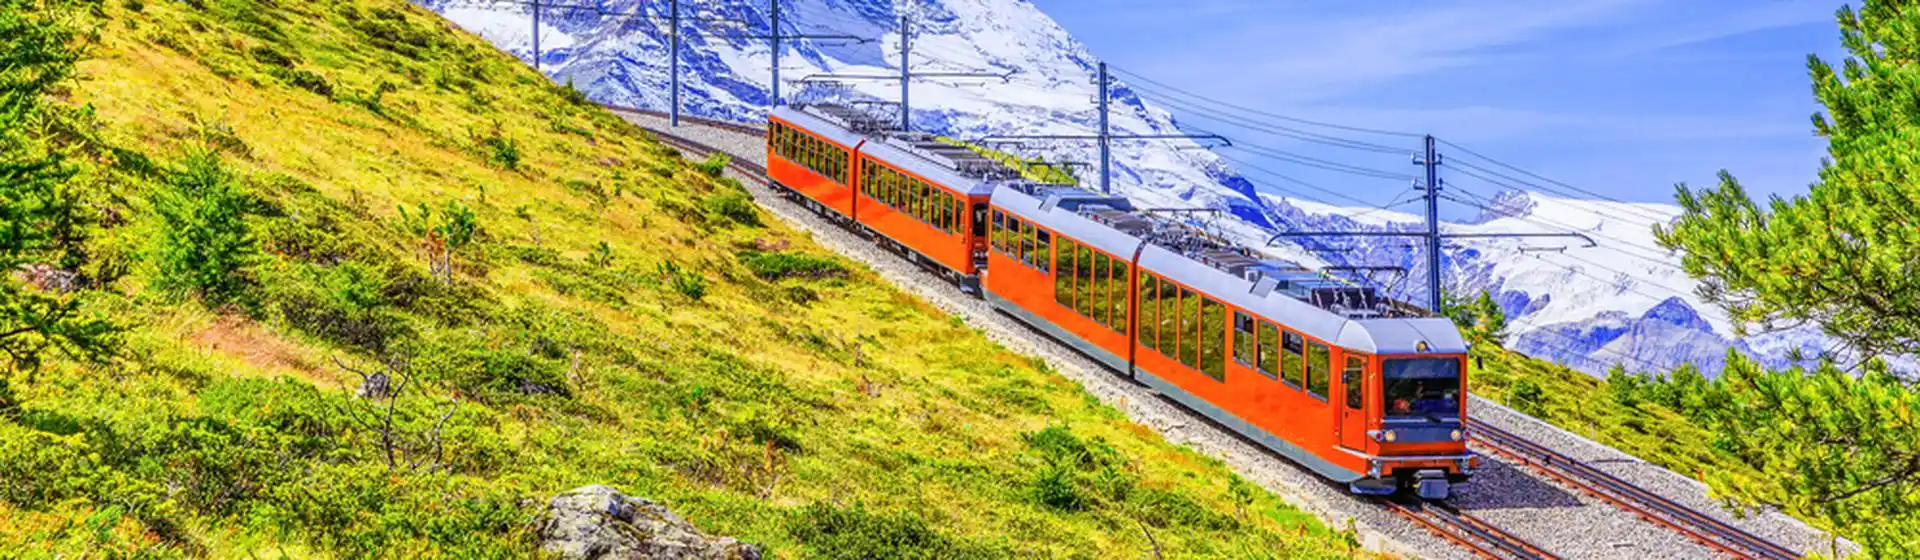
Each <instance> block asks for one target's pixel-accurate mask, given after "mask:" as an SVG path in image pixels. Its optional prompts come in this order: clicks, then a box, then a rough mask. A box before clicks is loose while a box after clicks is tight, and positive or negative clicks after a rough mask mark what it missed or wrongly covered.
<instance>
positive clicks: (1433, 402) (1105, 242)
mask: <svg viewBox="0 0 1920 560" xmlns="http://www.w3.org/2000/svg"><path fill="white" fill-rule="evenodd" d="M991 208H992V211H993V213H994V217H993V218H992V225H993V231H991V232H989V234H988V237H989V239H990V242H989V243H990V245H992V247H993V248H994V249H993V250H992V251H991V252H990V256H989V259H988V272H987V281H986V286H985V292H986V294H987V297H988V299H989V300H990V301H992V302H993V303H994V305H995V306H996V307H998V308H1000V309H1002V310H1004V311H1006V312H1008V313H1009V314H1010V315H1013V316H1015V317H1017V318H1019V319H1021V320H1022V321H1024V322H1026V323H1028V324H1031V325H1033V326H1034V327H1036V328H1038V329H1039V330H1041V331H1044V332H1046V333H1048V334H1049V335H1052V336H1053V337H1054V338H1057V339H1060V340H1062V341H1065V342H1067V343H1068V344H1070V345H1073V346H1075V347H1077V348H1078V349H1080V350H1081V351H1082V352H1083V353H1086V354H1087V355H1089V356H1092V357H1094V358H1095V359H1096V360H1099V361H1101V362H1103V363H1105V364H1107V365H1109V366H1111V367H1114V369H1116V370H1118V371H1122V372H1127V373H1128V374H1129V375H1131V376H1133V377H1134V378H1135V379H1137V380H1139V381H1140V382H1142V383H1144V384H1146V385H1148V386H1150V387H1152V388H1154V389H1155V390H1156V391H1158V392H1160V393H1161V394H1163V395H1166V396H1167V397H1169V398H1172V399H1173V400H1175V401H1178V402H1180V403H1181V404H1182V405H1185V406H1187V407H1188V408H1190V409H1193V410H1195V411H1197V412H1200V413H1201V414H1204V415H1206V416H1208V417H1209V418H1212V419H1213V420H1215V421H1216V422H1218V423H1220V424H1221V425H1224V426H1227V427H1229V428H1232V429H1233V430H1235V431H1237V432H1240V433H1241V434H1243V435H1245V436H1247V437H1248V438H1250V439H1253V440H1254V441H1257V442H1259V443H1260V444H1262V445H1263V446H1265V447H1267V448H1269V449H1271V450H1273V451H1275V452H1277V453H1280V454H1282V455H1286V456H1288V457H1289V458H1291V459H1293V460H1294V461H1295V462H1298V463H1300V464H1301V465H1303V466H1306V467H1308V468H1310V469H1313V470H1314V471H1316V472H1318V473H1320V474H1321V475H1322V476H1326V477H1327V478H1330V479H1333V480H1336V481H1339V482H1344V483H1348V484H1349V487H1350V488H1351V489H1352V490H1353V491H1355V492H1360V493H1378V494H1386V493H1392V492H1394V491H1396V490H1398V489H1400V488H1403V487H1410V488H1414V489H1415V491H1416V492H1417V493H1419V494H1420V495H1422V496H1424V497H1428V498H1444V497H1445V496H1447V495H1448V494H1450V493H1451V490H1452V489H1453V487H1454V486H1456V485H1458V484H1461V483H1464V482H1465V481H1466V479H1467V477H1468V475H1469V474H1470V472H1471V470H1472V468H1473V464H1472V456H1471V454H1469V453H1468V452H1467V450H1466V443H1465V432H1464V424H1463V423H1462V419H1463V418H1465V406H1466V405H1465V401H1464V399H1463V398H1462V395H1464V392H1463V388H1464V385H1463V379H1462V376H1461V375H1460V371H1462V370H1463V369H1464V368H1463V367H1462V365H1463V363H1464V362H1463V360H1464V359H1465V358H1464V353H1465V351H1466V347H1465V342H1464V341H1463V340H1462V339H1461V338H1460V337H1459V332H1458V330H1457V329H1455V328H1454V326H1453V325H1452V323H1451V322H1450V321H1448V320H1447V319H1440V318H1384V317H1379V316H1380V315H1384V314H1387V313H1391V312H1392V311H1393V310H1395V309H1398V308H1397V307H1394V306H1393V305H1391V302H1385V301H1381V300H1380V299H1379V298H1377V297H1374V296H1373V295H1372V294H1371V292H1369V291H1367V290H1366V289H1364V288H1357V287H1352V286H1345V285H1342V284H1338V283H1333V282H1330V281H1328V280H1325V279H1323V278H1321V277H1319V276H1318V275H1317V274H1312V273H1309V272H1308V271H1306V270H1304V269H1298V268H1297V267H1291V266H1287V265H1286V264H1283V263H1280V262H1277V261H1265V262H1263V261H1259V260H1256V259H1254V258H1252V257H1251V256H1249V255H1248V254H1247V252H1246V251H1243V250H1239V249H1238V248H1236V247H1233V246H1231V245H1230V244H1227V243H1225V242H1223V241H1220V240H1218V239H1214V238H1212V237H1210V236H1206V235H1205V234H1203V233H1201V232H1199V231H1198V230H1193V229H1191V228H1188V227H1186V226H1184V225H1183V224H1180V223H1178V222H1174V221H1170V220H1164V219H1159V218H1154V217H1150V216H1148V215H1146V214H1144V213H1141V212H1138V211H1136V210H1135V209H1134V208H1133V207H1132V205H1131V204H1130V203H1128V202H1126V201H1125V199H1119V198H1116V197H1103V196H1098V195H1093V194H1091V193H1086V192H1084V191H1078V190H1077V189H1058V188H1053V189H1047V188H1039V189H1035V188H1016V187H1002V188H1001V189H999V190H998V191H996V192H995V193H994V196H993V205H992V207H991ZM1029 232H1031V233H1029ZM1049 250H1051V254H1049V253H1048V251H1049ZM1122 255H1126V256H1125V257H1122ZM1049 258H1050V259H1051V266H1042V265H1037V264H1034V263H1040V262H1044V261H1046V260H1047V259H1049ZM1343 303H1344V304H1346V305H1342V304H1343ZM1103 304H1104V305H1103ZM1445 364H1451V365H1450V366H1449V365H1445ZM1383 368H1385V369H1386V370H1387V372H1388V373H1389V375H1390V376H1389V377H1383V376H1382V374H1381V372H1382V370H1383Z"/></svg>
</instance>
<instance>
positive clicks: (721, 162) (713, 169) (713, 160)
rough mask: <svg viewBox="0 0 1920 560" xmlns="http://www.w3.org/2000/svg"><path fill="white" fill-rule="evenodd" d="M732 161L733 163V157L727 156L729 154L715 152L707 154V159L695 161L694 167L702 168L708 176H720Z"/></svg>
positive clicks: (701, 170) (702, 171)
mask: <svg viewBox="0 0 1920 560" xmlns="http://www.w3.org/2000/svg"><path fill="white" fill-rule="evenodd" d="M730 163H733V159H732V158H729V157H727V154H725V153H723V152H714V153H713V155H710V156H707V159H704V160H700V161H699V162H696V163H694V164H693V168H694V169H698V170H700V172H701V173H705V174H706V175H707V176H708V177H719V176H720V175H721V174H723V173H726V171H727V164H730Z"/></svg>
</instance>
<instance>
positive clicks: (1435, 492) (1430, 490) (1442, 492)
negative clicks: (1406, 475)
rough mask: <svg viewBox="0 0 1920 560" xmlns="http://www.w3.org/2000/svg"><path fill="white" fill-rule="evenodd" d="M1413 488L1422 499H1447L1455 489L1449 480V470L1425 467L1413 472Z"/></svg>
mask: <svg viewBox="0 0 1920 560" xmlns="http://www.w3.org/2000/svg"><path fill="white" fill-rule="evenodd" d="M1413 488H1414V493H1415V494H1418V495H1419V496H1420V499H1423V500H1445V499H1447V495H1448V494H1449V493H1450V491H1451V490H1452V489H1453V484H1452V483H1451V482H1450V481H1448V480H1447V471H1443V470H1440V469H1423V470H1421V471H1420V472H1416V473H1413Z"/></svg>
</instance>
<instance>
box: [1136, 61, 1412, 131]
mask: <svg viewBox="0 0 1920 560" xmlns="http://www.w3.org/2000/svg"><path fill="white" fill-rule="evenodd" d="M1112 68H1113V70H1114V71H1116V72H1119V73H1121V74H1125V75H1128V76H1132V77H1133V78H1134V79H1137V80H1140V81H1141V82H1145V83H1149V84H1153V85H1155V86H1158V87H1161V88H1165V89H1166V90H1168V91H1172V92H1177V93H1180V94H1183V95H1186V96H1188V97H1192V98H1195V99H1200V100H1203V101H1204V102H1207V103H1212V104H1215V105H1220V106H1222V107H1226V108H1229V109H1233V110H1237V111H1242V112H1246V113H1250V114H1254V115H1259V116H1262V117H1267V118H1271V119H1279V120H1283V121H1288V122H1294V123H1299V124H1305V125H1311V126H1319V127H1324V128H1331V129H1335V130H1345V131H1348V132H1361V133H1367V134H1379V135H1384V136H1399V137H1403V138H1420V137H1423V136H1425V135H1423V134H1418V133H1413V132H1405V131H1398V130H1382V129H1377V128H1366V127H1358V126H1352V125H1343V124H1336V123H1329V122H1323V121H1316V120H1309V119H1303V118H1300V117H1293V116H1288V115H1281V114H1276V113H1271V112H1267V111H1262V110H1259V109H1254V108H1250V107H1246V106H1242V105H1237V104H1234V103H1230V102H1227V101H1222V100H1219V99H1215V98H1212V97H1208V96H1205V95H1201V94H1198V93H1193V92H1191V91H1187V90H1185V89H1181V88H1179V87H1177V86H1173V85H1169V84H1166V83H1162V82H1159V81H1157V80H1154V79H1152V78H1148V77H1147V76H1145V75H1143V74H1140V73H1138V72H1133V71H1131V70H1127V69H1125V68H1120V67H1117V66H1115V67H1112ZM1129 85H1132V84H1129ZM1133 87H1136V88H1137V87H1138V86H1137V85H1136V86H1133Z"/></svg>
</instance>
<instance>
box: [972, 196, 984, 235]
mask: <svg viewBox="0 0 1920 560" xmlns="http://www.w3.org/2000/svg"><path fill="white" fill-rule="evenodd" d="M986 234H987V203H985V202H975V203H973V236H974V237H982V236H985V235H986Z"/></svg>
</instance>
